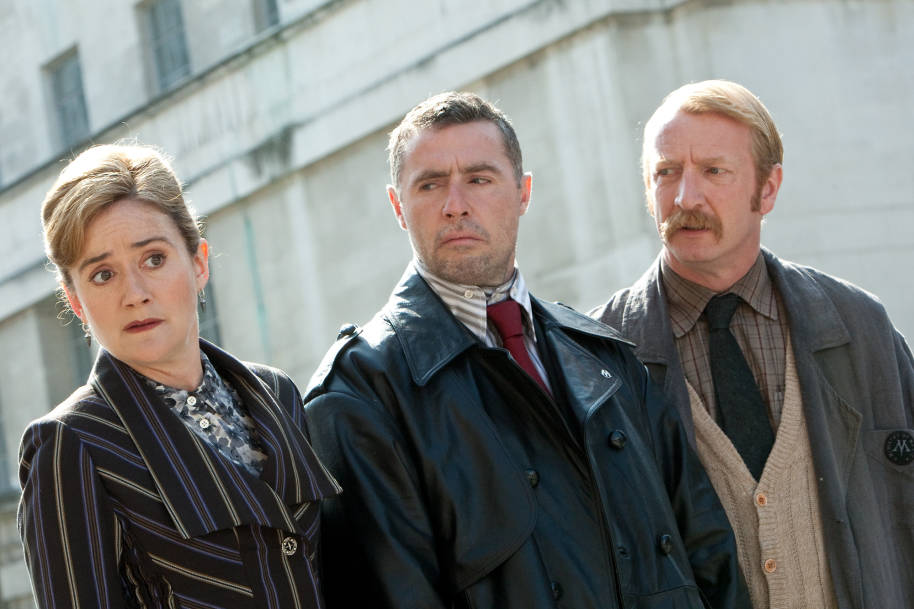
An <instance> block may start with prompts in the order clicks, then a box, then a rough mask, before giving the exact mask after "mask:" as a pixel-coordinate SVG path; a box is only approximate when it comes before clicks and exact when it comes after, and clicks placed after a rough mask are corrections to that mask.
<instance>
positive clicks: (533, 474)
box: [524, 469, 540, 487]
mask: <svg viewBox="0 0 914 609" xmlns="http://www.w3.org/2000/svg"><path fill="white" fill-rule="evenodd" d="M524 473H525V474H527V481H528V482H529V483H530V486H533V487H535V486H536V485H537V484H539V483H540V475H539V472H537V471H536V470H535V469H528V470H527V471H526V472H524Z"/></svg>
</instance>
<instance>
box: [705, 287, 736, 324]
mask: <svg viewBox="0 0 914 609" xmlns="http://www.w3.org/2000/svg"><path fill="white" fill-rule="evenodd" d="M740 300H741V298H740V297H739V296H738V295H736V294H734V293H732V292H731V293H729V294H721V295H720V296H715V297H714V298H712V299H711V300H709V301H708V305H707V306H706V307H705V316H706V317H707V318H708V325H709V326H710V327H711V329H712V330H726V329H727V328H729V327H730V319H732V318H733V313H734V312H735V311H736V307H737V306H738V305H739V301H740Z"/></svg>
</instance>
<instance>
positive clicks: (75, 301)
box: [60, 283, 86, 323]
mask: <svg viewBox="0 0 914 609" xmlns="http://www.w3.org/2000/svg"><path fill="white" fill-rule="evenodd" d="M60 287H61V288H63V293H64V294H66V295H67V302H69V303H70V308H71V309H72V310H73V314H74V315H76V317H78V318H79V321H81V322H83V323H86V318H85V316H84V315H83V307H82V305H81V304H80V302H79V296H77V295H76V290H74V289H73V288H71V287H68V286H67V284H65V283H61V284H60Z"/></svg>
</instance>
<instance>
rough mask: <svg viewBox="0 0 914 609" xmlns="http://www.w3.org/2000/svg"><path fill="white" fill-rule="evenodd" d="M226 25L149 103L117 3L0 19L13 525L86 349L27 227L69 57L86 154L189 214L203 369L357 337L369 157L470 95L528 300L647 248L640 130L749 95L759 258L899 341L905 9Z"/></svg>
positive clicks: (2, 390) (385, 5)
mask: <svg viewBox="0 0 914 609" xmlns="http://www.w3.org/2000/svg"><path fill="white" fill-rule="evenodd" d="M252 1H253V0H252ZM239 4H243V3H233V2H228V1H227V0H207V1H206V2H199V3H190V2H185V5H186V7H185V27H186V29H187V35H188V39H189V44H188V48H189V54H190V59H191V66H192V71H191V75H190V77H189V78H188V79H187V80H186V81H185V82H184V83H183V84H182V85H180V86H179V87H178V88H177V89H176V90H174V91H171V92H168V93H161V92H158V91H156V90H155V89H154V87H153V86H152V85H151V84H150V83H151V82H153V81H151V79H150V77H149V74H148V65H149V57H148V54H147V51H146V50H145V49H144V47H143V44H144V43H143V37H142V35H141V32H140V28H139V26H138V25H137V19H136V14H137V10H138V9H137V7H136V6H133V5H132V4H131V3H124V2H121V1H119V0H108V1H106V2H95V1H91V2H90V1H89V0H80V1H76V2H60V1H54V0H47V1H45V2H40V3H33V2H28V1H26V0H14V1H13V2H10V3H4V5H3V7H0V41H2V42H0V45H2V48H3V52H4V56H5V57H9V58H11V61H8V62H5V65H4V66H2V67H0V87H2V88H3V90H4V91H5V94H4V96H3V97H2V98H0V361H2V366H0V424H2V430H0V431H2V433H0V436H2V438H3V445H2V446H0V451H2V454H0V462H2V463H5V468H6V469H5V470H4V471H2V472H0V479H2V480H8V481H9V482H10V483H9V484H7V499H8V504H7V508H6V509H7V511H6V512H5V513H6V514H7V516H9V515H10V514H11V512H10V510H13V509H14V505H15V484H14V480H15V464H16V448H17V445H18V438H19V434H20V433H21V430H22V428H23V427H24V425H25V423H26V422H27V421H28V420H29V419H31V418H34V417H36V416H40V415H41V414H42V413H44V412H46V411H47V410H48V409H49V408H50V407H52V406H53V405H54V403H56V401H57V400H59V399H61V398H62V397H63V395H65V394H66V392H67V390H68V389H72V385H73V384H75V381H74V380H73V379H74V378H75V376H74V375H75V372H74V371H75V370H77V369H80V368H79V363H78V362H79V359H80V355H79V352H78V351H77V347H78V344H77V343H78V332H75V331H74V330H73V329H72V328H61V327H60V326H59V325H58V322H57V321H56V320H55V319H54V316H55V314H56V313H55V310H54V303H53V298H54V297H53V294H52V292H53V289H54V282H53V277H52V276H51V274H50V273H49V272H47V270H46V269H45V265H44V261H43V256H42V250H41V242H40V224H39V222H38V206H39V203H40V201H41V199H42V197H43V194H44V192H45V191H46V190H47V188H48V187H49V186H50V184H51V183H52V181H53V179H54V177H55V176H56V173H57V172H58V171H59V169H60V167H61V165H60V163H58V162H57V159H58V158H60V157H61V156H64V154H63V153H62V152H61V148H60V145H59V143H57V141H56V139H55V138H56V136H55V135H54V124H53V121H52V120H51V117H52V115H51V111H50V109H51V108H53V100H52V99H49V97H48V90H47V83H46V81H45V79H44V77H43V74H45V72H43V71H42V70H43V67H44V66H46V65H48V63H49V62H52V61H53V60H54V58H56V57H58V56H59V55H60V54H61V53H64V52H66V51H67V50H68V49H72V48H76V49H77V51H78V53H79V56H80V58H81V61H82V62H83V65H82V70H83V80H84V88H85V97H86V105H87V108H88V114H89V119H90V127H91V130H92V137H91V139H92V140H93V141H96V142H107V141H112V140H115V139H118V138H122V137H135V138H137V139H138V140H139V141H142V142H147V143H154V144H157V145H160V146H161V147H162V148H164V149H165V150H166V151H168V152H169V153H170V154H172V155H174V157H175V166H176V168H177V170H178V173H179V174H180V175H181V176H182V177H183V178H184V179H185V180H187V181H188V186H189V189H188V192H189V197H190V199H191V200H192V201H193V203H194V205H195V206H196V207H197V208H198V209H199V210H200V211H202V212H204V213H205V214H206V215H207V216H208V225H209V228H208V237H209V239H210V242H211V245H212V252H213V254H214V258H213V260H212V264H213V280H212V285H211V287H210V292H211V294H212V298H213V300H214V303H215V307H216V310H217V313H218V321H219V331H220V334H221V340H222V343H223V345H224V346H225V347H226V348H228V349H229V350H230V351H233V352H235V353H237V354H238V355H239V356H240V357H242V358H245V359H250V360H260V361H267V362H270V363H273V364H275V365H278V366H280V367H283V368H285V369H286V370H288V371H289V372H290V374H292V375H293V377H294V378H295V379H296V380H297V381H298V382H299V384H301V385H304V384H305V383H306V382H307V380H308V378H309V376H310V374H311V372H312V370H313V369H314V368H315V367H316V365H317V363H318V361H319V359H320V357H321V356H322V354H323V352H324V350H325V349H326V347H327V346H328V344H329V343H330V342H331V341H332V340H333V338H334V337H335V335H336V329H337V328H338V327H339V325H340V324H341V323H343V322H347V321H354V322H364V321H365V320H367V319H368V318H369V317H370V316H371V315H372V314H373V313H374V312H375V311H376V310H377V309H378V308H379V306H380V305H381V304H382V302H383V301H384V300H385V299H386V297H387V295H388V293H389V291H390V288H391V287H392V285H393V283H394V282H395V281H396V279H397V278H398V277H399V275H400V273H401V272H402V270H403V269H404V267H405V265H406V263H407V261H408V259H409V256H410V251H409V244H408V241H407V238H406V234H405V233H403V232H402V231H401V230H400V229H399V227H398V225H397V224H396V222H395V220H394V217H393V215H392V213H391V211H390V207H389V203H388V202H387V197H386V193H385V191H384V187H385V184H386V183H387V181H388V177H387V167H386V153H385V151H384V147H385V145H386V133H387V132H388V131H389V130H390V129H391V128H392V127H393V126H394V125H395V124H396V122H397V120H399V118H400V117H401V116H402V115H403V114H404V113H405V112H406V111H407V110H408V109H409V108H410V107H412V106H413V105H414V104H415V103H416V102H418V101H420V100H421V99H422V98H424V97H425V96H426V95H428V94H430V93H435V92H438V91H441V90H446V89H471V90H474V91H477V92H479V93H481V94H482V95H484V96H486V97H488V98H490V99H493V100H497V101H498V103H499V105H500V106H501V107H502V108H503V109H505V110H506V111H507V112H508V113H509V115H510V116H511V117H512V118H513V120H514V123H515V127H516V128H517V131H518V134H519V137H520V140H521V145H522V147H523V150H524V157H525V164H526V166H527V168H528V169H529V170H531V171H532V172H533V174H534V189H533V190H534V194H533V203H532V206H531V208H530V211H529V213H528V214H527V216H526V217H525V218H524V220H523V222H522V228H521V237H520V245H519V261H520V264H521V267H522V268H523V270H524V273H525V275H526V276H527V278H528V282H529V283H530V285H531V286H532V289H533V290H534V292H535V293H537V294H538V295H540V296H541V297H545V298H549V299H557V300H562V301H563V302H566V303H568V304H571V305H573V306H575V307H578V308H582V309H587V308H590V307H591V306H594V305H596V304H598V303H600V302H602V301H604V300H605V299H606V298H607V297H608V295H609V294H610V293H611V292H612V291H613V290H615V289H618V288H620V287H623V286H625V285H627V284H629V283H631V282H632V281H634V280H635V279H636V278H637V277H638V276H639V275H640V273H641V272H642V271H643V270H644V269H645V268H646V266H647V265H648V264H649V262H650V261H651V260H652V259H653V257H654V256H655V255H656V253H657V251H658V250H659V244H658V239H657V237H656V234H655V232H654V228H653V223H652V220H651V219H650V217H649V216H648V215H647V213H646V212H645V210H644V203H643V196H642V184H641V177H640V172H639V169H638V154H639V152H640V127H641V124H642V123H643V121H644V120H646V119H647V117H648V116H649V115H650V113H651V111H652V110H653V108H654V107H655V106H656V105H657V104H658V103H659V101H660V100H661V98H662V97H663V95H664V94H665V93H667V92H668V91H670V90H671V89H673V88H675V87H677V86H678V85H680V84H682V83H684V82H686V81H691V80H699V79H705V78H715V77H720V78H729V79H733V80H736V81H739V82H742V83H743V84H745V85H747V86H748V87H749V88H750V89H752V90H753V91H754V92H755V93H756V94H758V95H759V96H760V97H761V99H762V100H763V101H764V102H765V103H766V105H767V106H768V107H769V109H770V110H771V111H772V113H773V114H774V116H775V118H776V120H777V122H778V125H779V127H780V129H781V131H782V132H783V135H784V141H785V146H786V161H785V180H784V185H783V187H782V190H781V194H780V196H779V199H778V203H777V206H776V208H775V210H774V212H773V213H772V214H771V215H770V216H769V220H768V222H767V224H766V226H765V228H764V231H763V241H764V242H765V243H766V244H767V245H768V246H770V247H771V248H772V249H774V250H775V251H776V252H778V253H780V254H781V255H782V256H784V257H786V258H789V259H794V260H797V261H800V262H804V263H808V264H812V265H814V266H817V267H819V268H822V269H823V270H826V271H828V272H831V273H834V274H837V275H839V276H842V277H844V278H846V279H848V280H850V281H853V282H855V283H857V284H859V285H861V286H862V287H864V288H866V289H868V290H870V291H872V292H874V293H876V294H878V295H879V296H880V297H881V299H882V300H883V302H884V303H885V304H886V306H887V308H888V310H889V312H890V314H891V315H892V317H893V319H894V320H895V322H896V324H897V325H898V327H899V328H900V329H901V330H902V331H903V332H905V333H906V334H909V335H910V334H912V333H914V290H912V288H911V280H910V279H909V278H908V276H907V274H906V273H905V272H904V271H905V270H906V269H908V268H910V267H911V266H912V264H914V241H912V239H911V238H910V237H909V236H908V234H909V229H908V227H910V226H911V225H912V224H914V206H912V204H911V203H912V201H911V199H912V194H911V193H912V192H914V172H911V171H910V170H909V168H908V164H909V157H910V153H911V128H910V127H909V125H908V124H907V122H908V118H907V115H908V110H909V109H910V108H911V107H914V70H911V67H910V66H911V65H912V63H914V38H912V37H911V36H910V31H911V28H912V26H914V3H912V2H909V1H907V0H872V1H867V2H862V1H848V0H830V1H829V0H817V1H814V0H806V1H799V0H798V1H790V2H787V1H774V0H769V1H765V0H733V1H729V2H727V1H719V0H714V1H711V0H706V1H700V0H692V1H687V2H680V1H663V0H628V1H612V0H580V1H576V2H569V1H559V0H540V1H523V0H498V1H494V2H493V1H492V0H488V1H482V0H479V1H477V0H461V1H459V2H458V1H455V0H436V1H433V2H425V3H422V5H423V9H422V10H421V11H416V10H415V6H416V3H414V2H408V1H406V0H388V1H384V2H382V1H380V0H364V1H356V0H350V1H342V0H337V1H331V2H315V1H313V0H310V1H309V0H295V1H292V0H288V1H281V2H279V8H280V15H281V23H280V24H279V25H278V26H275V27H273V28H269V29H267V30H262V31H259V32H258V31H257V28H256V24H254V22H253V21H251V20H252V19H253V17H252V14H253V12H252V11H243V10H240V9H238V8H237V7H238V5H239ZM229 5H232V7H229ZM102 16H104V18H102ZM216 22H218V24H217V26H213V25H211V24H214V23H216ZM114 23H123V24H124V27H122V28H115V27H114V26H113V25H112V24H114ZM113 31H117V35H112V32H113ZM74 341H75V342H74ZM85 355H86V354H85V353H83V359H84V356H85ZM9 522H12V521H10V520H9V518H7V520H4V521H2V522H0V524H3V523H6V524H3V526H0V549H2V548H6V549H7V550H6V551H3V552H0V562H3V561H6V562H5V564H0V602H3V603H6V605H5V606H7V607H11V606H15V604H16V603H25V604H27V603H28V597H27V590H26V589H24V588H23V586H22V585H21V582H22V576H21V574H22V569H23V567H22V565H21V562H19V557H18V555H17V554H16V553H15V552H14V551H9V548H14V547H15V542H16V541H15V538H14V536H15V527H14V526H7V525H8V524H9ZM10 536H13V537H10ZM4 544H5V545H4ZM17 582H18V583H17ZM24 590H25V591H24ZM22 606H25V605H22Z"/></svg>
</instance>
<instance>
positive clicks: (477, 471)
mask: <svg viewBox="0 0 914 609" xmlns="http://www.w3.org/2000/svg"><path fill="white" fill-rule="evenodd" d="M390 160H391V176H392V183H393V184H394V185H393V186H389V187H388V194H389V197H390V201H391V204H392V205H393V208H394V212H395V214H396V216H397V219H398V220H399V222H400V224H401V226H402V227H403V228H404V229H405V230H406V231H408V233H409V237H410V241H411V243H412V246H413V252H414V259H413V261H412V262H411V263H410V264H409V266H408V268H407V270H406V273H405V274H404V276H403V278H402V279H401V281H400V283H399V284H398V285H397V286H396V288H395V289H394V292H393V294H392V295H391V297H390V300H389V301H388V303H387V304H386V305H385V306H384V307H383V308H382V310H381V311H380V312H379V313H378V314H377V315H376V316H375V317H374V318H373V319H372V320H371V321H370V322H369V323H367V324H366V325H365V326H364V327H363V328H360V329H357V328H355V327H348V328H345V329H344V330H343V331H342V332H341V338H340V340H338V341H337V342H336V344H334V345H333V347H332V348H331V349H330V351H329V352H328V354H327V356H326V357H325V360H324V362H323V364H322V365H321V367H320V368H319V370H318V371H317V372H316V373H315V375H314V377H313V378H312V380H311V383H310V387H309V389H308V391H307V397H306V418H307V425H308V430H309V432H310V434H311V439H312V443H313V446H314V449H315V450H316V451H317V453H318V455H319V456H320V458H321V459H322V461H323V462H324V463H325V464H326V465H327V467H329V468H330V470H331V472H332V474H333V475H334V476H335V477H336V478H337V480H339V481H340V483H341V484H342V486H343V489H344V490H343V494H342V495H341V496H340V497H339V498H338V499H336V500H329V501H327V502H325V507H326V509H325V513H324V530H323V542H322V552H323V565H324V566H323V577H324V588H325V593H326V596H327V599H328V603H329V604H330V606H331V607H340V608H342V607H345V608H349V607H369V606H370V607H398V608H412V607H415V608H420V607H421V608H439V607H440V608H443V607H489V608H496V607H497V608H518V609H520V608H524V609H530V608H540V607H543V608H546V607H575V608H581V609H584V608H594V609H596V608H611V607H620V608H621V607H626V608H634V607H639V608H640V607H645V608H648V607H649V608H670V609H673V608H677V609H678V608H702V607H715V608H717V607H727V608H730V607H746V606H748V599H747V596H746V590H745V586H744V584H743V582H742V580H741V576H740V574H739V569H738V566H737V561H736V548H735V543H734V538H733V533H732V531H731V529H730V527H729V525H728V523H727V518H726V515H725V514H724V511H723V509H722V508H721V506H720V503H719V501H718V499H717V496H716V495H715V493H714V490H713V489H712V487H711V485H710V483H709V481H708V478H707V476H706V475H705V473H704V471H703V470H702V468H701V466H700V464H699V462H698V460H697V458H696V457H695V455H694V454H693V452H692V450H691V449H690V447H689V445H688V441H687V440H686V437H685V435H684V433H683V431H682V428H681V426H680V422H679V419H678V415H677V413H676V411H675V410H674V409H673V408H671V407H669V406H668V405H667V404H666V403H665V402H664V400H663V398H662V397H661V395H660V393H659V391H658V390H657V388H655V387H654V386H653V385H652V384H651V383H650V381H649V380H648V376H647V374H646V373H645V370H644V368H643V366H642V365H641V364H640V363H638V361H637V360H636V359H635V357H634V356H633V355H632V351H631V348H630V345H628V344H626V343H625V341H624V340H622V339H621V338H620V337H619V336H618V335H617V334H616V333H615V331H613V330H612V329H611V328H609V327H607V326H604V325H602V324H600V323H599V322H596V321H594V320H592V319H589V318H588V317H586V316H584V315H581V314H578V313H577V312H575V311H573V310H571V309H569V308H567V307H564V306H562V305H556V304H550V303H546V302H542V301H539V300H537V299H535V298H533V297H532V296H530V294H529V292H528V291H527V289H526V286H525V283H524V280H523V277H522V275H521V274H520V271H519V270H518V269H517V268H516V266H515V260H514V252H515V247H516V240H517V229H518V224H519V218H520V216H521V215H523V213H524V212H525V211H526V209H527V205H528V204H529V200H530V192H531V176H530V174H529V173H527V174H524V173H523V172H522V170H521V154H520V147H519V145H518V143H517V138H516V135H515V134H514V130H513V128H512V127H511V125H510V123H509V122H508V120H507V118H506V117H505V115H504V114H503V113H502V112H501V111H499V110H498V109H497V108H495V107H494V106H492V105H491V104H489V103H487V102H485V101H484V100H482V99H481V98H479V97H477V96H475V95H472V94H467V93H446V94H442V95H439V96H436V97H432V98H430V99H428V100H426V101H424V102H422V103H421V104H419V105H418V106H417V107H416V108H414V109H413V110H412V111H411V112H410V113H409V114H407V116H406V117H405V118H404V120H403V122H402V123H401V124H400V126H398V127H397V128H396V129H395V130H394V131H393V133H392V134H391V144H390ZM512 301H513V302H512ZM498 303H502V304H501V305H500V306H499V305H498ZM505 303H506V304H505ZM493 305H496V306H495V307H494V308H493ZM506 310H508V311H509V313H508V314H507V317H508V318H510V319H513V324H512V323H511V322H510V321H508V322H505V321H503V320H504V319H505V315H506V314H505V313H504V312H505V311H506ZM487 311H488V315H487Z"/></svg>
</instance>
